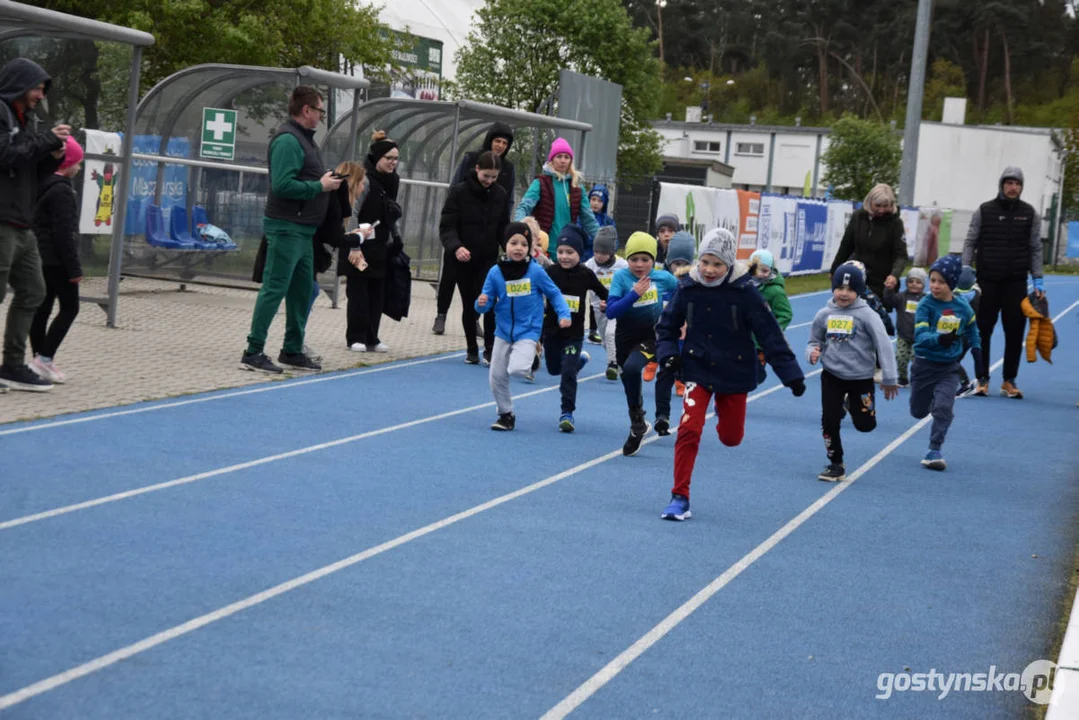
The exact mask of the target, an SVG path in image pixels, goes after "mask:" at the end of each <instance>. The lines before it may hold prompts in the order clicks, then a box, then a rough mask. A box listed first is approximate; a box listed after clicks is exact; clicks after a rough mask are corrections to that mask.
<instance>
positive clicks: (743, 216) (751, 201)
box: [727, 190, 761, 260]
mask: <svg viewBox="0 0 1079 720" xmlns="http://www.w3.org/2000/svg"><path fill="white" fill-rule="evenodd" d="M727 192H730V191H729V190H728V191H727ZM735 193H737V195H738V214H739V216H740V218H739V219H740V222H739V226H738V259H739V260H748V259H749V256H750V255H752V254H753V251H754V250H756V249H757V217H758V216H759V215H760V208H761V194H760V193H757V192H748V191H746V190H736V191H735Z"/></svg>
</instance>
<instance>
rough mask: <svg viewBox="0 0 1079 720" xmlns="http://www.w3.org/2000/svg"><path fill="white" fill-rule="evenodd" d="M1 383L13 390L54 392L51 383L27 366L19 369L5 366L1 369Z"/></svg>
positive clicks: (20, 366) (18, 367) (21, 366)
mask: <svg viewBox="0 0 1079 720" xmlns="http://www.w3.org/2000/svg"><path fill="white" fill-rule="evenodd" d="M0 383H2V384H4V385H6V386H7V387H8V388H10V389H12V390H22V391H23V392H48V391H50V390H52V383H51V382H49V381H48V380H46V379H45V378H43V377H41V376H40V375H38V374H37V373H36V372H34V371H33V370H31V369H30V368H28V367H27V366H25V365H19V366H17V367H12V366H11V365H4V366H2V367H0ZM4 392H6V391H4Z"/></svg>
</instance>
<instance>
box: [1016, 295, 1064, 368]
mask: <svg viewBox="0 0 1079 720" xmlns="http://www.w3.org/2000/svg"><path fill="white" fill-rule="evenodd" d="M1022 308H1023V314H1024V315H1026V316H1027V317H1028V318H1030V330H1028V331H1027V362H1034V361H1036V360H1037V359H1038V355H1037V353H1041V355H1042V357H1043V358H1044V359H1045V361H1046V362H1047V363H1049V364H1050V365H1052V364H1053V360H1052V355H1053V348H1055V347H1056V346H1057V332H1056V330H1054V329H1053V321H1052V319H1051V318H1050V316H1049V301H1048V300H1046V299H1045V296H1044V295H1043V296H1042V297H1041V298H1040V299H1039V298H1038V297H1036V296H1035V295H1034V294H1030V295H1028V296H1027V297H1025V298H1023V304H1022Z"/></svg>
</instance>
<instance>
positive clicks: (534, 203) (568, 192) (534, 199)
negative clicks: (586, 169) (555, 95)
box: [513, 138, 599, 256]
mask: <svg viewBox="0 0 1079 720" xmlns="http://www.w3.org/2000/svg"><path fill="white" fill-rule="evenodd" d="M583 184H584V183H583V180H582V179H581V174H580V173H579V172H577V169H576V168H574V167H573V148H572V147H570V144H569V143H568V142H567V141H566V140H565V139H564V138H556V139H555V141H554V142H553V143H551V151H550V152H549V153H548V154H547V164H546V165H544V166H543V172H542V173H540V176H539V177H537V178H536V179H535V180H533V181H532V184H531V185H529V186H528V191H527V192H526V193H525V195H524V197H523V198H521V204H520V205H518V206H517V211H516V212H515V213H514V215H513V219H514V220H515V221H516V222H521V221H522V220H524V218H525V217H527V216H528V215H531V216H532V217H534V218H536V221H537V222H538V223H539V226H540V229H541V230H543V231H544V232H545V233H547V235H548V236H549V237H553V238H557V237H558V234H559V233H560V232H562V228H563V227H565V226H566V225H580V226H581V227H582V228H583V229H584V231H585V234H587V235H588V246H587V247H586V248H585V253H586V256H591V250H592V239H593V238H594V237H595V236H596V231H597V230H599V224H598V223H597V222H596V216H595V215H593V214H592V205H591V203H590V201H589V199H588V195H587V194H586V193H585V192H584V190H583V189H582V186H583Z"/></svg>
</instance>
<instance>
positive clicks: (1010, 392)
mask: <svg viewBox="0 0 1079 720" xmlns="http://www.w3.org/2000/svg"><path fill="white" fill-rule="evenodd" d="M1000 394H1001V395H1003V396H1004V397H1006V398H1012V399H1014V400H1022V399H1023V393H1021V392H1019V388H1017V387H1016V386H1015V383H1010V382H1008V381H1007V380H1005V381H1004V383H1003V384H1002V385H1001V386H1000Z"/></svg>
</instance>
